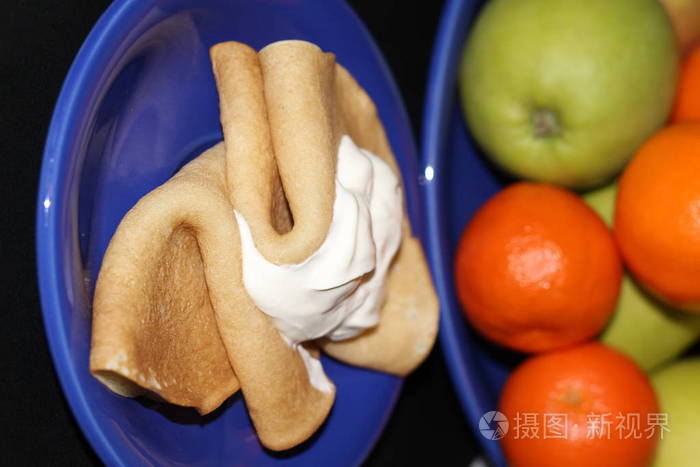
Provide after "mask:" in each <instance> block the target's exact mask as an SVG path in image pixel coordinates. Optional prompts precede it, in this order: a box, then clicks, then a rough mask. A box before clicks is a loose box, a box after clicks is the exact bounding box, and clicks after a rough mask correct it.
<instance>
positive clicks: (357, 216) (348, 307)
mask: <svg viewBox="0 0 700 467" xmlns="http://www.w3.org/2000/svg"><path fill="white" fill-rule="evenodd" d="M234 213H235V216H236V221H237V222H238V227H239V229H240V236H241V251H242V266H243V284H244V286H245V288H246V290H247V292H248V294H249V295H250V297H251V298H252V299H253V301H254V302H255V304H256V306H257V307H258V308H259V309H260V310H261V311H262V312H264V313H265V314H267V315H269V316H270V317H271V318H272V320H273V322H274V323H275V325H276V327H277V329H278V330H279V331H280V333H281V334H282V335H283V337H284V338H285V341H286V342H287V343H289V344H290V345H291V346H292V347H294V348H296V349H298V351H299V353H300V355H301V356H302V358H303V359H304V362H305V364H306V367H307V370H309V377H310V380H311V382H312V384H313V385H314V386H315V387H316V388H317V389H319V390H330V383H329V382H328V381H327V378H326V377H325V375H324V374H323V369H322V368H321V365H320V363H319V362H317V361H314V360H316V359H315V358H314V357H313V356H311V355H310V354H309V353H308V351H306V349H305V348H304V347H302V346H300V345H299V344H300V343H302V342H304V341H308V340H313V339H318V338H320V337H327V338H329V339H331V340H344V339H349V338H352V337H355V336H357V335H358V334H360V333H361V332H362V331H364V330H365V329H368V328H371V327H373V326H376V325H377V323H378V322H379V309H380V307H381V305H382V303H383V300H384V283H385V279H386V275H387V272H388V269H389V265H390V263H391V260H392V258H393V257H394V255H395V254H396V251H397V250H398V248H399V244H400V243H401V225H402V218H403V195H402V192H401V184H400V182H399V179H398V177H397V176H396V175H395V174H394V172H393V171H392V170H391V168H390V167H389V166H388V165H387V163H386V162H384V161H383V160H382V159H380V158H379V157H378V156H376V155H374V154H372V153H370V152H369V151H366V150H364V149H362V148H359V147H358V146H357V145H356V144H355V143H354V142H353V140H352V139H351V138H350V137H349V136H343V137H342V138H341V141H340V145H339V149H338V163H337V169H336V179H335V201H334V203H333V218H332V220H331V224H330V228H329V229H328V234H327V236H326V238H325V240H324V241H323V243H322V244H321V246H320V247H319V249H318V250H316V251H315V252H314V253H313V254H311V255H310V256H309V257H308V258H307V259H306V260H304V261H303V262H301V263H298V264H284V265H277V264H274V263H271V262H270V261H268V260H266V259H265V257H263V255H262V254H261V253H260V252H259V251H258V250H257V248H256V247H255V243H254V241H253V237H252V235H251V232H250V228H249V227H248V224H247V223H246V221H245V219H244V218H243V216H242V215H241V214H240V213H238V212H237V211H234ZM319 372H320V374H319Z"/></svg>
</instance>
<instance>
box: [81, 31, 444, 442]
mask: <svg viewBox="0 0 700 467" xmlns="http://www.w3.org/2000/svg"><path fill="white" fill-rule="evenodd" d="M211 57H212V62H213V68H214V74H215V77H216V82H217V88H218V91H219V97H220V108H221V123H222V129H223V134H224V142H223V143H219V144H217V145H216V146H214V147H212V148H211V149H209V150H207V151H205V152H204V153H203V154H202V155H200V156H199V157H198V158H196V159H195V160H193V161H192V162H190V163H189V164H187V165H186V166H185V167H183V168H182V169H181V170H180V171H179V172H178V173H177V174H176V175H175V176H174V177H173V178H171V179H170V180H169V181H168V182H166V183H165V184H164V185H162V186H161V187H159V188H157V189H155V190H154V191H152V192H151V193H149V194H148V195H146V196H145V197H143V198H142V199H141V200H140V201H139V202H138V203H137V205H136V206H135V207H134V208H133V209H131V210H130V211H129V212H128V213H127V215H126V216H125V217H124V219H123V220H122V222H121V224H120V225H119V228H118V229H117V231H116V232H115V234H114V236H113V238H112V240H111V242H110V245H109V247H108V249H107V251H106V253H105V257H104V260H103V263H102V267H101V270H100V275H99V278H98V281H97V286H96V291H95V299H94V306H93V314H94V316H93V339H92V350H91V355H90V370H91V372H92V373H93V374H94V375H95V376H96V377H97V378H98V379H100V381H102V382H103V383H104V384H105V385H107V386H108V387H109V388H110V389H112V390H113V391H115V392H117V393H118V394H122V395H125V396H130V397H133V396H136V395H139V394H146V395H151V396H155V397H158V398H162V399H164V400H166V401H168V402H171V403H174V404H178V405H183V406H190V407H194V408H196V409H197V410H198V411H200V412H201V413H208V412H210V411H212V410H214V409H215V408H216V407H218V406H219V405H220V404H221V403H222V402H223V401H224V400H225V399H226V398H227V397H229V396H230V395H231V394H233V393H234V392H235V391H237V390H238V389H239V388H240V389H241V390H242V392H243V396H244V398H245V401H246V406H247V408H248V410H249V414H250V417H251V420H252V421H253V423H254V425H255V428H256V430H257V432H258V435H259V437H260V440H261V442H262V443H263V444H264V445H265V446H266V447H268V448H270V449H276V450H280V449H287V448H290V447H292V446H294V445H296V444H299V443H300V442H302V441H304V440H305V439H306V438H308V437H309V436H310V435H311V434H312V433H313V432H314V431H315V430H316V429H317V428H318V427H319V426H320V424H321V423H322V422H323V421H324V420H325V418H326V416H327V414H328V412H329V410H330V408H331V406H332V403H333V399H334V396H335V388H334V387H333V386H332V385H331V386H330V388H329V389H327V390H319V389H317V388H316V387H314V385H312V384H311V382H310V378H309V373H308V371H307V368H306V366H305V363H304V361H303V360H302V358H301V356H300V353H299V351H298V350H297V349H295V348H294V347H293V346H290V345H289V344H288V343H287V342H286V341H285V339H284V338H283V337H282V336H281V335H280V332H279V331H278V330H277V328H276V327H275V325H274V323H273V321H272V320H271V319H270V317H268V316H267V315H266V314H265V313H263V312H262V311H260V310H259V309H258V308H257V307H256V306H255V303H254V302H253V301H252V299H251V298H250V297H249V295H248V293H247V292H246V289H245V287H244V285H243V280H242V265H241V239H240V235H239V231H238V226H237V223H236V220H235V217H234V214H233V213H234V209H235V210H236V211H238V212H239V213H241V214H242V215H243V216H244V217H245V219H246V221H247V223H248V225H249V228H250V231H251V234H252V237H253V239H254V242H255V247H256V248H257V249H258V250H259V252H260V253H261V254H262V255H263V256H264V257H265V258H266V259H267V260H268V261H270V262H273V263H274V264H278V265H282V264H296V263H300V262H302V261H304V260H305V259H306V258H308V257H309V256H310V255H312V254H313V253H314V252H315V251H316V250H318V248H319V247H320V245H321V244H322V243H323V241H324V239H325V238H326V236H327V234H328V230H329V227H330V225H331V221H332V217H333V203H334V199H335V172H336V163H337V154H338V145H339V141H340V138H341V137H342V136H343V135H349V136H350V137H351V138H352V139H353V141H354V142H355V143H356V144H357V145H358V146H360V147H362V148H363V149H366V150H369V151H371V152H372V153H374V154H376V155H377V156H379V157H381V158H382V159H383V160H385V161H386V162H387V163H388V164H389V165H390V166H391V167H392V169H393V170H394V171H395V172H396V173H397V174H398V170H397V167H396V163H395V160H394V158H393V155H392V153H391V149H390V146H389V144H388V141H387V139H386V135H385V133H384V129H383V127H382V125H381V122H380V121H379V119H378V117H377V114H376V109H375V108H374V105H373V103H372V101H371V99H370V98H369V97H368V96H367V95H366V93H365V92H364V91H363V90H362V89H361V88H360V87H359V85H358V84H357V83H356V82H355V80H354V79H353V78H352V77H351V76H350V74H349V73H348V72H347V71H346V70H345V69H344V68H342V67H341V66H339V65H337V64H336V63H335V58H334V56H333V55H332V54H327V53H323V52H322V51H321V50H320V49H319V48H318V47H316V46H314V45H312V44H309V43H306V42H301V41H283V42H278V43H275V44H272V45H270V46H268V47H266V48H264V49H263V50H262V51H260V53H256V52H255V51H254V50H253V49H251V48H249V47H248V46H245V45H243V44H240V43H235V42H227V43H222V44H218V45H216V46H214V47H213V48H212V50H211ZM436 328H437V300H436V298H435V294H434V291H433V287H432V283H431V281H430V276H429V272H428V269H427V267H426V264H425V260H424V257H423V252H422V249H421V247H420V243H419V242H418V241H417V240H416V239H415V238H413V237H412V236H411V232H410V227H409V226H408V223H406V224H405V225H404V228H403V241H402V246H401V247H400V250H399V252H398V253H397V255H396V259H395V261H394V263H393V265H392V266H391V269H390V273H389V277H388V280H387V284H386V300H385V303H384V305H383V306H382V309H381V312H380V322H379V325H378V326H376V327H375V328H373V329H370V330H368V331H366V332H365V333H363V334H361V335H359V336H357V337H355V338H353V339H350V340H347V341H340V342H330V341H326V340H323V339H322V340H320V341H317V342H307V343H305V344H304V347H305V348H306V349H307V350H309V351H310V352H311V353H312V354H313V355H317V351H318V350H317V349H318V348H319V347H320V348H322V349H323V350H324V351H325V352H327V353H328V354H330V355H332V356H334V357H335V358H338V359H340V360H342V361H345V362H347V363H351V364H355V365H360V366H364V367H368V368H373V369H376V370H380V371H387V372H391V373H394V374H397V375H403V374H406V373H407V372H409V371H411V370H412V369H413V368H414V367H415V366H416V365H418V364H419V363H420V362H421V361H422V360H423V359H424V358H425V356H426V355H427V353H428V352H429V351H430V349H431V347H432V344H433V342H434V339H435V333H436Z"/></svg>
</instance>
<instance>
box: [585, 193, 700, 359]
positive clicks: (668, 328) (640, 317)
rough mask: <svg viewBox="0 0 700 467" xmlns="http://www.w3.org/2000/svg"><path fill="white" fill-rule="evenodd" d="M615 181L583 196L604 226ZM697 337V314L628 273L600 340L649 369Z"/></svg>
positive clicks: (608, 218)
mask: <svg viewBox="0 0 700 467" xmlns="http://www.w3.org/2000/svg"><path fill="white" fill-rule="evenodd" d="M616 193H617V184H616V183H612V184H610V185H608V186H606V187H604V188H600V189H598V190H595V191H592V192H590V193H587V194H586V195H584V197H583V198H584V200H585V201H586V203H588V205H589V206H591V207H592V208H593V210H595V211H596V212H597V213H598V215H600V217H601V218H602V219H603V220H604V221H605V223H606V224H608V226H612V222H613V216H614V214H615V195H616ZM698 337H700V315H697V314H690V313H684V312H682V311H678V310H674V309H672V308H670V307H669V306H667V305H664V304H662V303H661V302H659V301H658V300H656V299H655V298H653V297H651V296H650V295H649V294H647V293H646V292H645V291H644V290H643V289H642V288H641V287H640V286H639V285H638V284H637V283H636V282H635V281H634V280H633V279H632V278H631V277H630V276H629V275H628V274H625V277H624V278H623V280H622V287H621V289H620V299H619V301H618V304H617V310H616V311H615V314H614V315H613V317H612V318H611V320H610V323H608V325H607V327H606V328H605V330H604V331H603V333H602V334H601V336H600V340H601V341H603V342H605V343H606V344H608V345H610V346H611V347H615V348H616V349H618V350H620V351H622V352H624V353H626V354H627V355H629V356H630V357H631V358H632V359H633V360H634V361H636V362H637V364H638V365H639V366H641V367H642V368H644V369H645V370H651V369H653V368H656V367H658V366H659V365H661V364H662V363H665V362H667V361H668V360H670V359H672V358H675V357H677V356H678V355H680V354H681V353H682V352H683V351H684V350H686V349H687V348H688V347H690V346H691V345H692V344H693V342H695V341H696V340H697V339H698Z"/></svg>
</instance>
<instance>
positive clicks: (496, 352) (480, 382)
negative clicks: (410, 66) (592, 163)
mask: <svg viewBox="0 0 700 467" xmlns="http://www.w3.org/2000/svg"><path fill="white" fill-rule="evenodd" d="M481 4H482V2H480V1H477V0H456V1H454V2H449V3H448V4H447V5H446V7H445V10H444V11H443V14H442V18H441V20H440V25H439V29H438V34H437V37H436V41H435V45H434V48H433V57H432V63H431V67H430V74H429V78H428V88H427V94H426V106H425V109H424V113H423V131H422V139H421V141H422V147H421V151H422V154H423V168H422V170H423V178H422V180H424V181H423V183H422V189H423V195H424V197H425V206H426V218H427V221H428V226H427V227H428V244H427V252H428V256H429V260H430V263H431V268H432V271H433V278H434V280H435V285H436V288H437V291H438V295H439V297H440V305H441V309H440V333H439V339H440V346H441V348H442V351H443V354H444V356H445V360H446V362H447V367H448V370H449V372H450V376H451V377H452V382H453V384H454V387H455V389H456V391H457V395H458V398H459V401H460V403H461V405H462V408H463V410H464V413H465V415H466V417H467V422H468V423H469V425H470V426H471V427H472V429H473V431H474V435H475V436H476V438H477V440H478V441H479V442H480V443H481V446H482V448H483V450H484V452H485V454H486V457H487V458H488V459H489V461H490V462H491V463H492V464H494V465H498V466H505V465H506V464H505V459H504V457H503V453H502V452H501V449H500V447H499V445H498V441H495V440H492V439H489V437H487V436H486V435H487V434H488V433H489V431H488V430H486V431H485V432H484V433H485V434H482V432H481V431H480V429H479V421H480V419H481V417H482V416H483V415H484V414H486V413H487V412H490V411H493V410H496V409H497V407H498V395H499V393H500V390H501V387H502V385H503V383H504V382H505V379H506V378H507V376H508V373H509V372H510V370H511V369H512V368H513V367H514V366H515V365H516V364H517V363H518V362H519V361H520V360H521V358H522V357H521V356H519V355H517V354H515V353H510V352H507V351H504V350H502V349H500V348H497V347H495V346H494V345H492V344H489V343H487V342H486V341H485V340H483V339H482V338H481V337H479V336H478V335H477V334H476V332H475V331H474V330H473V329H471V328H470V327H469V326H468V324H467V322H466V320H465V318H464V315H463V313H462V310H461V307H460V305H459V302H458V300H457V296H456V293H455V286H454V279H453V271H452V268H453V263H452V261H453V260H452V258H454V253H455V250H456V246H457V242H458V240H459V236H460V234H461V232H462V229H463V228H464V226H465V225H466V223H467V221H468V220H469V219H470V218H471V217H472V215H473V214H474V212H476V210H477V209H478V208H479V207H480V206H481V205H482V204H483V203H484V202H485V201H486V200H487V199H488V198H489V197H491V195H493V194H495V193H496V192H497V191H499V190H500V189H501V188H502V187H503V186H504V185H505V184H506V183H507V182H509V180H508V179H507V178H506V177H505V176H504V175H503V174H502V173H500V172H499V171H498V170H497V169H495V168H494V167H493V166H492V165H491V164H490V163H488V162H487V161H486V159H485V158H484V156H483V154H481V153H480V152H479V150H478V148H477V147H476V145H475V143H474V141H473V140H472V138H471V136H470V135H469V132H468V130H467V126H466V124H465V122H464V118H463V116H462V109H461V104H460V102H459V96H458V90H457V70H458V68H459V62H460V58H461V53H462V47H463V45H464V41H465V40H466V37H467V33H468V32H469V25H470V23H471V21H472V20H473V19H474V18H475V16H476V14H477V13H478V11H479V7H480V6H481Z"/></svg>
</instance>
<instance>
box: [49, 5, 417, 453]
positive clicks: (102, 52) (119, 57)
mask: <svg viewBox="0 0 700 467" xmlns="http://www.w3.org/2000/svg"><path fill="white" fill-rule="evenodd" d="M281 39H305V40H308V41H312V42H314V43H316V44H318V45H320V46H321V47H322V48H323V49H324V50H327V51H332V52H334V53H335V54H336V55H337V57H338V61H339V62H341V63H342V64H344V65H345V66H346V67H347V68H348V69H349V70H350V72H351V73H352V74H353V75H354V76H355V77H356V79H357V80H358V81H359V82H360V84H361V85H362V86H363V87H364V88H365V89H366V90H367V91H368V93H369V94H370V95H371V97H372V98H373V99H374V101H375V102H376V104H377V107H378V109H379V113H380V116H381V119H382V121H383V122H384V125H385V127H386V130H387V133H388V135H389V139H390V141H391V144H392V147H393V149H394V152H395V154H396V155H397V158H398V162H399V165H400V166H401V170H402V172H403V176H404V180H405V181H406V185H407V186H406V188H407V189H406V191H407V196H408V205H409V211H410V215H411V220H412V222H413V225H414V227H415V229H416V231H417V232H418V234H419V235H420V234H421V233H422V232H421V228H422V226H423V225H424V222H423V218H422V214H421V212H420V209H419V206H420V201H419V195H418V187H417V160H416V153H415V147H414V144H413V140H412V136H411V131H410V126H409V122H408V119H407V117H406V113H405V111H404V107H403V104H402V102H401V100H400V97H399V94H398V92H397V89H396V87H395V85H394V82H393V80H392V77H391V75H390V73H389V70H388V68H387V66H386V64H385V63H384V61H383V59H382V57H381V55H380V53H379V51H378V49H377V47H376V46H375V45H374V43H373V42H372V39H371V37H370V36H369V34H368V33H367V31H366V30H365V28H364V26H363V25H362V24H361V22H360V21H359V19H358V18H357V17H356V16H355V14H354V13H353V12H352V10H351V9H350V8H349V7H348V6H347V5H346V4H345V3H344V2H342V1H340V0H296V1H288V0H259V1H251V0H225V1H224V0H170V1H167V2H164V1H156V0H118V1H116V2H114V3H113V4H112V5H111V6H110V7H109V9H108V10H107V11H106V12H105V13H104V15H102V17H101V18H100V20H99V21H98V22H97V24H96V25H95V27H94V28H93V30H92V32H91V33H90V35H89V36H88V38H87V40H86V41H85V43H84V45H83V46H82V48H81V49H80V52H79V53H78V56H77V57H76V59H75V61H74V63H73V65H72V67H71V69H70V72H69V73H68V76H67V78H66V81H65V83H64V85H63V89H62V91H61V94H60V97H59V99H58V103H57V105H56V109H55V111H54V115H53V119H52V121H51V126H50V129H49V135H48V139H47V142H46V148H45V152H44V160H43V165H42V170H41V182H40V188H39V197H38V211H37V255H38V272H39V285H40V290H41V302H42V307H43V313H44V323H45V328H46V333H47V336H48V340H49V344H50V348H51V352H52V355H53V359H54V363H55V366H56V369H57V372H58V375H59V379H60V381H61V385H62V386H63V390H64V392H65V394H66V397H67V399H68V402H69V403H70V406H71V408H72V410H73V412H74V414H75V416H76V417H77V419H78V422H79V423H80V426H81V428H82V430H83V432H84V433H85V435H86V436H87V438H88V440H89V441H90V443H91V444H92V446H93V447H94V448H95V450H96V451H97V453H98V454H99V456H100V457H101V458H102V460H103V461H104V462H105V463H107V464H109V465H141V464H159V465H185V464H187V465H192V464H206V465H223V464H225V465H252V464H254V465H271V464H285V465H331V464H332V465H353V464H359V463H360V462H361V461H362V460H363V459H364V458H365V456H366V455H367V454H368V452H369V450H370V449H371V447H372V445H373V443H374V442H375V440H376V439H377V437H378V435H379V434H380V432H381V430H382V428H383V427H384V424H385V422H386V421H387V418H388V416H389V414H390V412H391V410H392V408H393V405H394V402H395V401H396V397H397V395H398V392H399V390H400V387H401V379H399V378H395V377H392V376H389V375H386V374H381V373H376V372H372V371H367V370H362V369H358V368H352V367H349V366H345V365H342V364H340V363H337V362H335V361H332V360H329V359H326V360H325V361H324V366H325V368H326V369H327V372H328V374H329V376H330V377H331V379H332V380H333V381H335V383H336V384H337V387H338V393H337V400H336V403H335V406H334V408H333V411H332V413H331V415H330V417H329V419H328V421H327V423H326V424H325V425H324V426H323V427H322V428H321V429H320V431H319V432H318V433H317V434H316V435H315V436H314V437H313V438H312V439H311V440H310V441H308V442H307V443H305V444H304V445H302V446H300V447H298V448H296V449H293V450H291V451H288V452H284V453H273V452H270V451H266V450H265V449H263V448H262V447H261V445H260V444H259V442H258V440H257V437H256V435H255V432H254V430H253V428H252V426H251V423H250V420H249V418H248V416H247V413H246V409H245V406H244V401H243V400H242V399H241V398H240V397H234V398H233V399H232V400H231V401H229V402H228V403H227V404H226V405H225V406H224V407H223V408H222V409H221V410H219V411H217V412H216V413H215V414H213V415H211V416H208V417H206V418H205V419H202V418H200V417H197V416H192V413H191V412H190V411H188V410H182V411H179V410H167V409H166V410H155V409H154V408H149V407H147V406H146V405H148V404H145V403H143V402H139V401H137V400H132V399H126V398H122V397H119V396H116V395H114V394H112V393H111V392H109V391H108V390H106V389H105V388H104V387H103V386H102V385H100V384H99V383H98V382H97V381H95V380H94V379H93V378H92V377H91V376H90V375H89V373H88V353H89V344H90V301H91V297H92V291H93V284H94V281H95V278H96V275H97V272H98V270H99V267H100V263H101V260H102V255H103V253H104V250H105V248H106V246H107V244H108V242H109V239H110V237H111V236H112V233H113V232H114V230H115V228H116V227H117V225H118V223H119V221H120V220H121V218H122V217H123V215H124V213H125V212H126V211H127V210H128V209H129V208H130V207H131V206H133V205H134V204H135V203H136V201H137V200H138V199H139V198H140V197H141V196H142V195H144V194H145V193H147V192H148V191H150V190H151V189H153V188H155V187H156V186H158V185H159V184H161V183H163V182H164V181H165V180H167V179H168V178H169V177H170V176H171V175H172V174H173V173H174V172H175V171H176V170H177V169H178V168H179V167H180V166H182V164H183V163H184V162H185V161H187V160H189V159H191V158H192V157H194V156H195V155H197V154H198V153H199V152H200V151H201V150H202V149H203V148H205V147H207V146H209V145H211V144H212V143H214V142H215V141H217V140H219V139H221V133H220V128H219V120H218V101H217V95H216V89H215V86H214V79H213V76H212V73H211V68H210V62H209V58H208V48H209V47H210V46H211V45H213V44H215V43H217V42H220V41H226V40H237V41H241V42H245V43H247V44H250V45H251V46H253V47H256V48H260V47H262V46H264V45H266V44H268V43H270V42H273V41H277V40H281Z"/></svg>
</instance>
